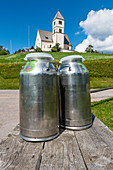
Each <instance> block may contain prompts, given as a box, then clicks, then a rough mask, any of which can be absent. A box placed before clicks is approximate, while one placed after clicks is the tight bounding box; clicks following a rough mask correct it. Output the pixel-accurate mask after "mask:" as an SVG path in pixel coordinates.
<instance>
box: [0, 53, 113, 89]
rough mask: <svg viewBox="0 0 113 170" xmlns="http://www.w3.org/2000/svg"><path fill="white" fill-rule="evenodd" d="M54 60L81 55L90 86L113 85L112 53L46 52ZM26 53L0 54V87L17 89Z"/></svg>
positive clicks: (102, 86) (93, 87)
mask: <svg viewBox="0 0 113 170" xmlns="http://www.w3.org/2000/svg"><path fill="white" fill-rule="evenodd" d="M48 53H50V54H51V55H52V56H53V57H54V59H55V60H56V61H59V60H60V59H61V58H62V57H65V56H68V55H82V56H83V57H84V58H85V59H86V60H85V62H84V65H85V66H86V67H87V68H88V70H89V71H90V88H91V89H95V88H104V87H110V86H113V55H111V54H98V53H91V54H90V53H77V52H70V53H69V52H68V53H67V52H66V53H62V52H48ZM26 54H27V53H18V54H13V55H7V56H0V89H18V88H19V72H20V70H21V68H22V65H24V64H25V62H26V61H24V57H25V56H26Z"/></svg>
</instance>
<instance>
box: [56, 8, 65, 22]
mask: <svg viewBox="0 0 113 170" xmlns="http://www.w3.org/2000/svg"><path fill="white" fill-rule="evenodd" d="M55 19H61V20H64V18H63V16H62V15H61V13H60V12H59V9H58V12H57V14H56V15H55V17H54V19H53V20H55Z"/></svg>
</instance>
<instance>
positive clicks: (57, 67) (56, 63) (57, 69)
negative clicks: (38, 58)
mask: <svg viewBox="0 0 113 170" xmlns="http://www.w3.org/2000/svg"><path fill="white" fill-rule="evenodd" d="M49 63H51V64H55V65H56V67H57V70H58V64H57V63H56V62H49Z"/></svg>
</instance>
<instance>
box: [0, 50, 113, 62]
mask: <svg viewBox="0 0 113 170" xmlns="http://www.w3.org/2000/svg"><path fill="white" fill-rule="evenodd" d="M47 53H49V54H51V55H52V56H53V57H54V59H55V60H58V61H59V60H60V59H61V58H62V57H65V56H69V55H82V56H83V57H84V58H85V61H93V60H104V59H113V55H112V54H98V53H91V54H90V53H78V52H64V53H63V52H47ZM26 54H27V53H18V54H12V55H7V56H0V63H23V62H24V57H25V55H26Z"/></svg>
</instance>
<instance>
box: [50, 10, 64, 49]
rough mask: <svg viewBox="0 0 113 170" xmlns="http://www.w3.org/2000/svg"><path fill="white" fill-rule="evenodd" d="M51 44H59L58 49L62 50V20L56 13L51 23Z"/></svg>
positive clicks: (59, 14) (58, 13)
mask: <svg viewBox="0 0 113 170" xmlns="http://www.w3.org/2000/svg"><path fill="white" fill-rule="evenodd" d="M52 25H53V44H54V45H55V44H56V43H59V44H60V47H61V48H62V49H63V48H64V18H63V16H62V15H61V13H60V12H59V11H58V12H57V14H56V15H55V17H54V19H53V22H52Z"/></svg>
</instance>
